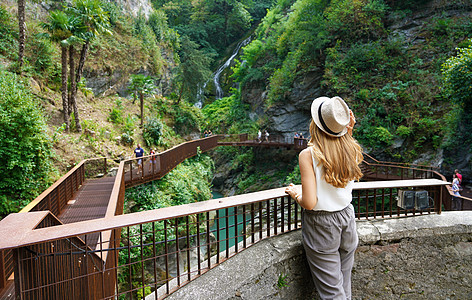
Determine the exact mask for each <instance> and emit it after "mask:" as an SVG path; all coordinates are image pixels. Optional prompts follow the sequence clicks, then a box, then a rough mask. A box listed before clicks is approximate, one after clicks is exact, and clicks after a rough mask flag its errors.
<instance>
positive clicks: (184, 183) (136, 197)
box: [119, 153, 214, 297]
mask: <svg viewBox="0 0 472 300" xmlns="http://www.w3.org/2000/svg"><path fill="white" fill-rule="evenodd" d="M213 170H214V166H213V161H212V160H211V158H210V157H209V156H208V155H204V154H200V153H199V154H198V155H197V156H195V157H193V158H189V159H187V160H185V161H184V162H183V163H181V164H180V165H178V166H177V167H176V168H175V169H174V170H172V171H171V172H170V173H169V174H167V175H166V176H164V177H163V178H162V179H161V180H157V181H155V182H152V183H148V184H143V185H140V186H137V187H134V188H130V189H127V190H126V194H125V212H136V211H143V210H151V209H156V208H163V207H168V206H173V205H180V204H188V203H193V202H198V201H205V200H209V199H210V198H211V184H210V183H211V180H212V178H213ZM203 218H204V217H203V216H202V220H203ZM180 221H182V222H180ZM179 224H182V226H180V225H179V226H178V229H177V230H179V231H180V230H182V231H183V232H184V231H185V230H186V228H185V226H186V223H185V222H184V220H179ZM167 226H169V227H172V228H171V229H170V230H169V229H168V230H167V232H166V233H165V231H164V230H163V229H164V222H155V223H148V224H144V225H142V229H140V228H138V227H137V226H136V227H130V228H129V231H123V232H122V238H123V239H122V241H123V242H122V246H123V245H124V244H123V243H126V241H128V240H129V242H130V245H139V244H140V243H144V244H148V245H149V246H146V247H145V248H144V249H142V251H143V253H144V255H146V256H149V255H150V254H151V253H153V252H152V251H153V250H155V251H156V253H162V252H163V251H164V249H163V248H164V244H163V243H161V242H162V241H163V240H164V238H165V237H164V234H167V240H168V241H169V240H172V239H175V236H176V233H175V226H174V224H171V225H170V224H167ZM138 230H142V232H144V233H145V234H144V239H143V240H140V238H141V237H140V235H139V234H137V233H138V232H139V231H138ZM190 230H191V233H196V230H197V229H196V228H195V223H192V224H191V228H190ZM202 230H203V228H202ZM153 241H156V242H157V244H156V248H155V249H153V245H152V243H153ZM174 243H175V242H169V243H168V244H167V246H168V247H172V246H173V245H174ZM174 247H175V246H174ZM140 255H141V249H140V248H132V249H131V250H130V251H128V250H127V249H125V250H122V251H120V253H119V263H120V265H124V264H126V263H128V256H130V257H131V258H132V259H133V258H136V257H140ZM141 267H142V265H141V263H136V264H132V265H131V266H129V267H128V268H131V270H127V271H126V272H122V273H120V274H119V282H120V287H123V290H124V291H126V290H130V287H127V284H128V282H132V284H134V283H136V286H140V283H141V282H142V281H143V280H144V279H143V278H141V274H142V273H141ZM149 267H150V265H149V266H146V267H145V274H147V273H148V272H149V273H152V269H151V270H149V271H148V270H147V269H148V268H149ZM130 274H131V280H130V277H129V276H130ZM143 292H144V294H145V295H148V294H149V293H150V292H151V290H150V289H149V290H146V291H142V290H140V291H138V292H137V295H138V296H140V297H142V293H143Z"/></svg>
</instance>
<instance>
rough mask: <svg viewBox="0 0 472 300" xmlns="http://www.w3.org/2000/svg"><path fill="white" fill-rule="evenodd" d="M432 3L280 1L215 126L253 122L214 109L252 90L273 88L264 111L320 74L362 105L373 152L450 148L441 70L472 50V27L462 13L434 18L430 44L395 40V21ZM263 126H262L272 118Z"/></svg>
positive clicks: (361, 133) (425, 32)
mask: <svg viewBox="0 0 472 300" xmlns="http://www.w3.org/2000/svg"><path fill="white" fill-rule="evenodd" d="M425 2H426V1H420V0H417V1H414V0H409V1H395V2H394V5H393V4H391V2H386V1H382V0H336V1H324V0H297V1H282V0H280V1H278V2H277V4H276V5H274V6H273V7H272V8H271V9H270V10H269V11H268V12H267V15H266V16H265V17H264V18H263V20H262V22H261V23H260V25H259V26H258V27H257V29H256V30H255V35H256V38H255V39H253V40H252V42H251V43H250V44H249V45H248V46H246V47H245V48H244V53H243V55H242V56H241V58H240V61H241V62H239V63H237V64H236V65H235V67H234V68H233V75H232V79H233V85H234V83H236V84H238V86H239V89H238V90H237V91H236V92H235V93H234V94H233V95H232V96H230V97H228V99H225V100H221V101H219V102H218V104H217V105H216V107H215V104H214V103H212V104H211V105H210V107H209V108H206V107H205V108H204V113H205V111H206V112H207V113H206V115H207V117H208V120H209V126H210V127H213V128H230V127H231V128H241V127H243V126H244V125H243V124H245V122H246V119H244V118H242V119H240V120H241V121H240V122H238V120H236V123H237V124H235V120H234V119H232V118H226V119H225V118H224V117H220V118H218V117H217V116H220V115H223V114H221V113H220V114H209V112H212V111H214V112H217V111H218V112H223V111H230V110H231V109H232V108H233V107H238V106H239V107H241V106H243V105H242V104H241V103H243V102H247V100H246V99H243V98H245V97H247V95H248V94H250V93H251V90H252V89H256V91H257V89H259V90H262V91H264V90H265V91H267V96H266V98H265V103H264V109H269V108H270V107H272V106H275V105H284V104H285V103H287V101H289V99H290V97H291V92H292V89H293V87H294V85H295V84H298V83H299V82H303V80H304V79H305V78H306V77H307V76H308V77H309V76H313V75H311V74H313V73H317V74H322V81H321V89H322V93H323V94H327V95H339V96H341V97H343V98H344V99H345V100H346V101H347V102H348V103H349V105H350V106H351V107H352V108H353V110H354V112H355V113H356V115H357V116H358V118H357V120H358V124H357V127H356V128H357V130H356V137H357V138H358V139H359V140H360V142H361V143H362V144H363V145H364V146H365V147H366V148H367V149H379V150H380V149H382V150H384V151H386V152H387V154H391V155H392V158H400V159H402V160H412V159H415V158H416V153H418V151H421V149H424V148H425V147H427V148H432V149H437V148H439V147H441V146H442V141H443V137H444V134H445V132H446V130H448V128H449V125H448V123H450V122H451V121H450V119H451V118H452V117H449V118H444V117H443V116H444V111H445V110H447V109H448V107H449V108H450V107H451V106H450V103H449V101H442V93H441V91H440V83H441V82H440V81H441V80H440V78H441V76H442V74H441V65H442V64H443V63H444V62H445V61H446V59H447V58H448V57H449V56H450V55H451V53H452V51H453V50H454V48H455V47H457V45H458V44H461V45H462V47H468V46H469V45H470V42H468V41H466V40H465V38H467V37H468V36H470V34H471V33H472V23H471V21H470V20H469V19H468V18H466V17H462V16H454V17H449V16H446V15H441V16H437V17H433V18H432V22H430V23H427V25H425V26H424V27H423V28H422V29H421V30H422V31H421V32H420V33H417V34H418V35H420V36H422V37H426V41H425V42H424V43H423V44H421V45H420V46H418V45H412V44H409V43H408V42H407V41H406V40H405V38H402V37H401V36H398V35H397V36H394V35H392V34H390V33H389V31H390V29H389V28H388V26H389V24H391V22H393V21H398V20H399V19H400V18H404V17H405V16H408V15H411V14H412V12H411V9H412V8H413V7H415V6H417V5H422V4H424V3H425ZM462 86H463V87H464V86H466V85H465V84H464V85H462ZM464 92H465V93H466V91H464ZM292 101H293V99H292ZM456 103H457V102H456ZM456 105H458V104H456ZM212 106H213V107H212ZM432 107H434V109H432ZM452 110H454V111H455V110H456V109H455V108H454V107H452ZM249 112H251V108H250V107H248V106H246V107H244V113H245V114H246V115H248V113H249ZM226 114H228V113H226ZM452 115H457V113H455V114H452ZM226 120H228V121H226ZM254 122H255V123H256V124H258V125H259V126H260V127H263V126H264V125H265V122H266V121H265V120H264V119H263V118H262V119H259V120H255V121H254ZM466 131H467V132H470V130H466ZM399 140H400V141H405V143H403V145H404V147H402V148H400V149H396V150H395V149H392V148H390V147H389V146H392V145H393V144H394V142H396V141H399ZM443 146H444V145H443ZM396 151H399V153H398V152H396Z"/></svg>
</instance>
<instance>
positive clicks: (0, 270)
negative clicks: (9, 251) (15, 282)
mask: <svg viewBox="0 0 472 300" xmlns="http://www.w3.org/2000/svg"><path fill="white" fill-rule="evenodd" d="M4 252H5V250H0V290H2V289H3V288H4V287H5V285H6V284H7V278H6V277H7V276H6V274H5V272H6V271H5V254H4Z"/></svg>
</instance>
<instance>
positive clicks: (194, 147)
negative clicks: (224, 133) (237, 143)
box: [124, 135, 220, 187]
mask: <svg viewBox="0 0 472 300" xmlns="http://www.w3.org/2000/svg"><path fill="white" fill-rule="evenodd" d="M218 139H220V137H219V136H217V135H214V136H210V137H207V138H203V139H199V140H194V141H190V142H185V143H182V144H180V145H177V146H175V147H173V148H170V149H168V150H166V151H164V152H161V153H158V154H156V155H147V156H144V157H140V158H133V159H128V160H125V161H124V172H125V184H126V187H131V186H135V185H139V184H142V183H145V182H150V181H153V180H157V179H160V178H162V177H163V176H164V175H166V174H167V173H169V172H170V171H172V170H173V169H174V168H175V167H176V166H177V165H179V164H180V163H182V162H183V161H184V160H186V159H187V158H190V157H193V156H195V155H197V154H198V153H199V152H202V153H203V152H206V151H209V150H211V149H214V148H216V147H217V146H218ZM140 165H141V166H142V169H141V170H139V168H138V167H139V166H140ZM138 172H139V174H138Z"/></svg>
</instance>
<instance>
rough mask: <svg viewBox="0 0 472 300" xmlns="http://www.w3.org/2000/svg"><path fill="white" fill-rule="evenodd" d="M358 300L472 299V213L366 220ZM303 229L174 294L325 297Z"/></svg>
mask: <svg viewBox="0 0 472 300" xmlns="http://www.w3.org/2000/svg"><path fill="white" fill-rule="evenodd" d="M357 227H358V233H359V242H360V243H359V247H358V249H357V252H356V261H355V265H354V269H353V280H352V288H353V299H472V288H471V286H472V212H444V213H442V214H441V215H424V216H417V217H409V218H397V219H388V220H374V221H358V222H357ZM310 276H311V275H310V273H309V271H308V265H307V263H306V260H305V257H304V252H303V246H302V244H301V231H300V230H297V231H294V232H290V233H286V234H282V235H279V236H277V237H272V238H269V239H266V240H263V241H261V242H259V243H257V244H256V245H254V246H252V247H250V248H248V249H246V250H244V251H242V252H241V253H239V254H237V255H236V256H234V257H233V258H231V259H229V260H227V261H225V262H224V263H222V264H221V265H220V266H218V267H216V268H214V269H212V270H210V271H208V272H207V273H205V274H204V275H202V276H201V277H199V278H197V279H196V280H194V281H192V282H190V283H189V284H187V285H186V286H184V287H183V288H181V289H179V290H178V291H177V292H175V293H174V294H172V295H171V296H169V297H168V298H166V299H251V300H253V299H317V296H316V291H315V290H314V287H313V283H312V281H311V277H310Z"/></svg>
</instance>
